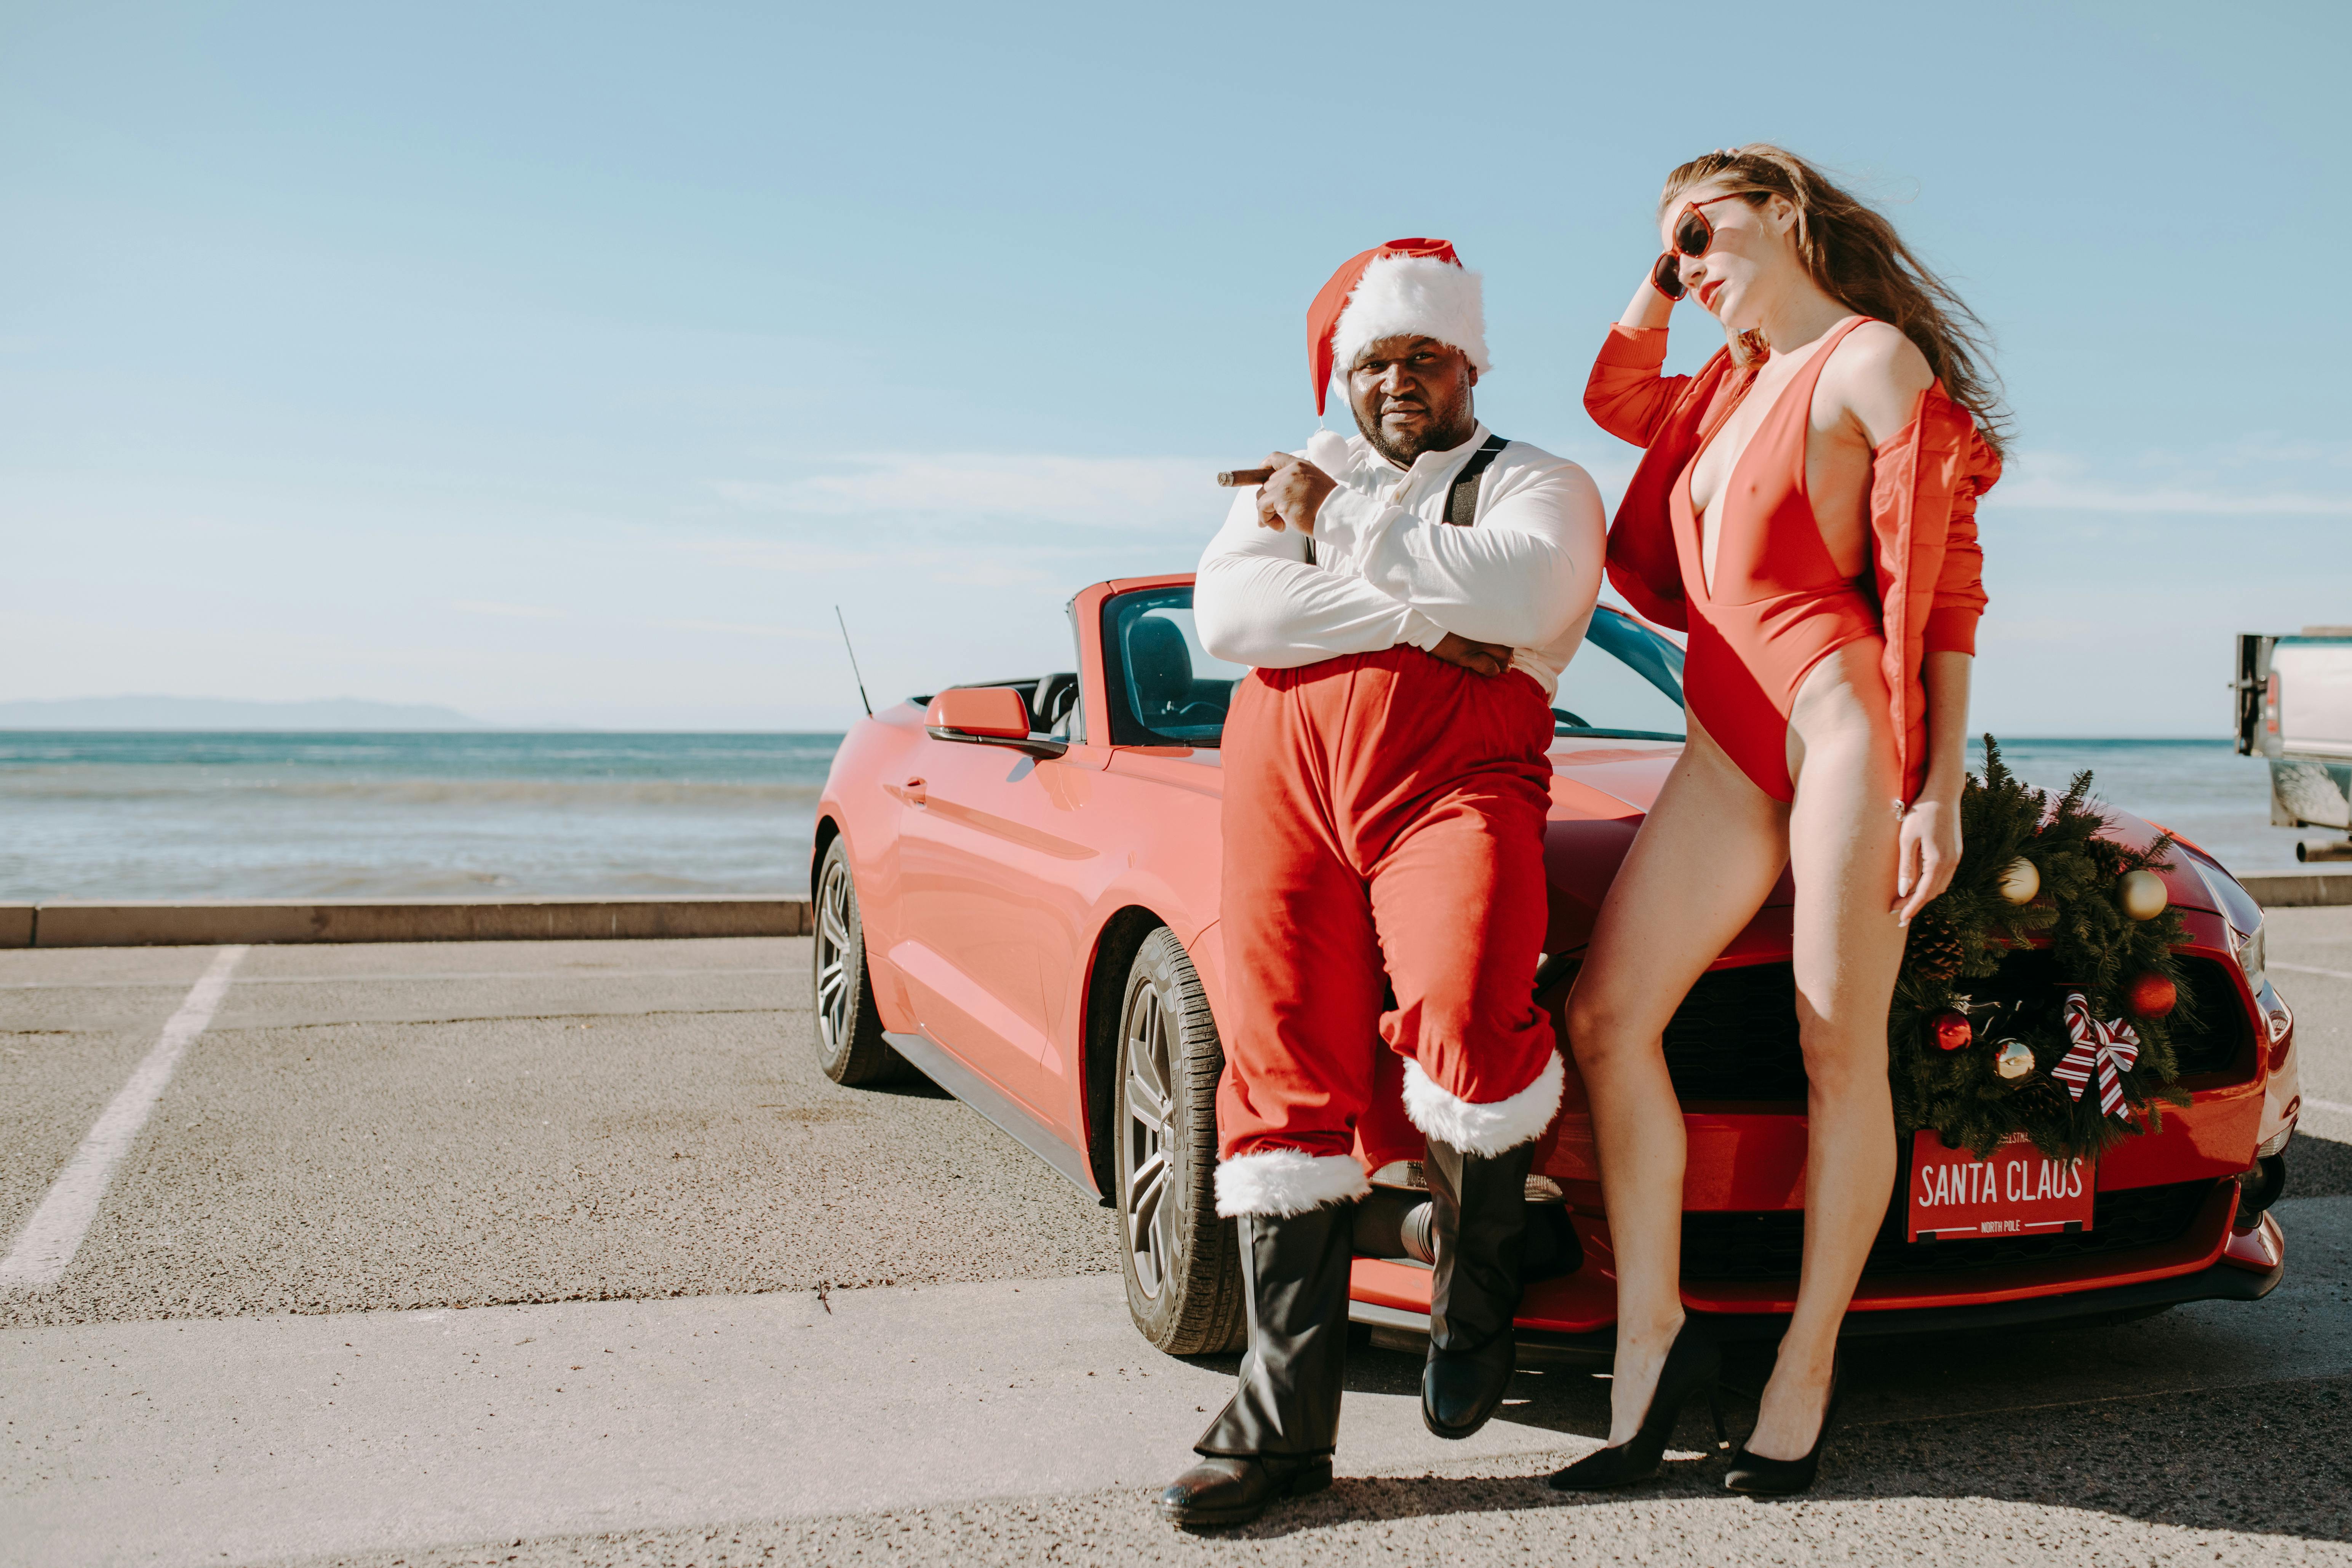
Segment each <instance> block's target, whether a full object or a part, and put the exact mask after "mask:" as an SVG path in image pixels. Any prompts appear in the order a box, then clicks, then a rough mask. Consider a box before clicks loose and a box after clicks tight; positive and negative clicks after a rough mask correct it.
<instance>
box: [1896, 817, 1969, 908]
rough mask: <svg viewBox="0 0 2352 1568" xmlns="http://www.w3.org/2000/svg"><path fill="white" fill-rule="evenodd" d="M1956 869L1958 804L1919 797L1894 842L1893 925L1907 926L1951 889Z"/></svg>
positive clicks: (1904, 818)
mask: <svg viewBox="0 0 2352 1568" xmlns="http://www.w3.org/2000/svg"><path fill="white" fill-rule="evenodd" d="M1959 868H1960V804H1959V801H1958V799H1957V798H1947V797H1945V796H1942V795H1934V794H1928V795H1921V796H1920V797H1919V798H1918V799H1917V800H1916V801H1914V802H1912V803H1911V809H1910V810H1908V811H1906V812H1905V813H1904V814H1903V826H1902V828H1901V830H1900V831H1899V832H1898V833H1897V834H1896V836H1895V924H1897V925H1906V926H1907V925H1909V924H1910V923H1911V917H1912V916H1914V915H1916V914H1917V913H1918V912H1919V911H1920V910H1923V909H1926V908H1927V901H1928V900H1931V899H1933V898H1934V897H1935V896H1936V895H1937V894H1938V893H1940V892H1942V891H1943V890H1944V889H1946V888H1948V887H1950V886H1951V885H1952V873H1953V872H1955V871H1957V870H1958V869H1959Z"/></svg>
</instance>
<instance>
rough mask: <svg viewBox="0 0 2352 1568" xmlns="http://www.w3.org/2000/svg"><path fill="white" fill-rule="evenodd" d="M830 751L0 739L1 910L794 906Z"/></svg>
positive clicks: (82, 736) (690, 738) (470, 736)
mask: <svg viewBox="0 0 2352 1568" xmlns="http://www.w3.org/2000/svg"><path fill="white" fill-rule="evenodd" d="M840 742H841V737H840V736H839V735H837V734H829V735H786V734H765V735H690V734H542V733H530V734H494V733H479V732H465V733H446V734H331V733H302V734H290V733H281V734H228V733H209V732H208V733H169V732H138V733H132V732H91V731H79V732H65V731H58V732H34V731H15V732H0V899H13V900H26V899H173V898H205V899H218V898H447V897H474V896H484V895H499V894H551V895H564V896H571V895H582V896H586V895H603V894H642V893H671V894H677V893H797V892H802V891H804V890H805V889H806V888H807V886H808V853H809V835H810V830H811V827H812V826H813V825H814V819H815V810H816V801H817V796H818V794H819V791H820V790H821V788H822V787H823V785H824V774H825V769H826V768H827V767H828V766H829V765H830V764H831V763H832V761H833V753H834V750H835V747H836V746H838V745H839V744H840Z"/></svg>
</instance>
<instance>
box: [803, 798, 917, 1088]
mask: <svg viewBox="0 0 2352 1568" xmlns="http://www.w3.org/2000/svg"><path fill="white" fill-rule="evenodd" d="M814 915H815V925H816V931H815V932H814V935H815V939H816V941H815V948H816V951H815V952H814V960H815V963H814V969H815V974H814V1001H815V1010H816V1052H817V1061H818V1063H819V1065H820V1066H822V1067H823V1068H824V1076H825V1077H827V1078H829V1079H833V1081H834V1082H835V1083H840V1084H848V1085H850V1086H851V1087H853V1088H855V1087H856V1086H858V1085H861V1084H871V1083H889V1082H892V1081H894V1080H896V1079H902V1078H904V1077H906V1076H907V1072H908V1068H907V1058H904V1057H902V1056H900V1055H899V1054H898V1052H896V1051H894V1050H892V1049H891V1048H890V1047H889V1044H888V1042H887V1041H886V1040H884V1039H883V1038H882V1017H881V1015H880V1014H879V1013H878V1012H877V1011H876V1010H875V1006H874V983H873V982H872V981H871V980H870V979H868V978H867V977H866V922H865V921H864V920H863V919H861V918H860V917H859V914H858V910H857V884H856V881H855V880H854V879H852V878H851V877H850V874H849V845H848V842H847V841H846V840H845V839H841V838H835V840H834V841H833V843H832V844H831V845H830V846H829V847H827V848H826V849H825V852H824V864H823V865H822V866H820V867H819V868H818V870H817V874H816V900H815V908H814Z"/></svg>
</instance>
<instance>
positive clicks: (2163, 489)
mask: <svg viewBox="0 0 2352 1568" xmlns="http://www.w3.org/2000/svg"><path fill="white" fill-rule="evenodd" d="M2342 463H2343V458H2342V454H2341V452H2340V451H2339V450H2336V449H2331V448H2326V447H2294V448H2287V447H2278V446H2274V445H2265V444H2263V443H2261V442H2259V441H2253V440H2249V441H2242V442H2240V443H2237V444H2236V445H2234V446H2232V447H2225V448H2219V449H2211V450H2206V451H2201V452H2185V453H2164V454H2156V455H2152V456H2150V457H2148V458H2143V459H2142V460H2140V461H2139V462H2138V463H2136V464H2133V465H2130V466H2129V468H2127V469H2126V471H2125V472H2123V473H2116V472H2113V471H2106V472H2101V471H2095V470H2094V469H2093V468H2092V466H2091V465H2090V464H2088V463H2086V462H2084V460H2083V459H2082V458H2076V457H2073V456H2071V455H2068V454H2064V453H2029V454H2026V455H2024V456H2021V457H2020V458H2018V459H2017V460H2016V461H2015V462H2014V463H2013V464H2011V467H2010V469H2009V471H2008V472H2007V473H2006V474H2004V475H2003V476H2002V479H2001V481H2000V484H1998V485H1996V486H1995V487H1994V488H1993V491H1992V493H1991V494H1990V496H1988V497H1986V499H1985V504H1986V505H1987V506H1988V507H1995V506H2002V507H2032V508H2036V509H2039V510H2048V511H2073V512H2129V513H2138V514H2142V515H2146V514H2150V513H2170V514H2184V513H2185V514H2193V515H2197V516H2204V517H2352V486H2343V485H2339V484H2336V483H2334V482H2332V479H2333V476H2330V475H2328V474H2326V473H2325V472H2321V473H2310V472H2306V471H2304V470H2307V469H2311V468H2319V469H2322V470H2325V469H2326V468H2336V467H2340V466H2342ZM2314 480H2315V481H2317V483H2316V485H2314V484H2313V483H2312V481H2314Z"/></svg>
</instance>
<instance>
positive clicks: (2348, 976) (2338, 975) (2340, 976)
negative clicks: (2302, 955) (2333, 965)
mask: <svg viewBox="0 0 2352 1568" xmlns="http://www.w3.org/2000/svg"><path fill="white" fill-rule="evenodd" d="M2267 967H2269V968H2272V969H2284V970H2288V971H2291V972H2292V973H2296V974H2324V975H2326V977H2327V978H2328V979H2330V980H2352V971H2347V970H2342V969H2314V968H2313V967H2312V966H2311V965H2310V964H2308V963H2280V962H2279V961H2278V960H2276V959H2273V960H2271V962H2270V963H2269V964H2268V965H2267Z"/></svg>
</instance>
